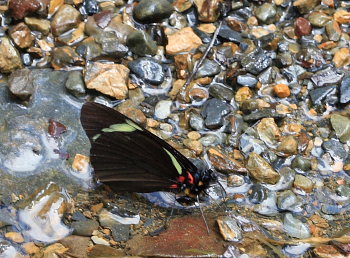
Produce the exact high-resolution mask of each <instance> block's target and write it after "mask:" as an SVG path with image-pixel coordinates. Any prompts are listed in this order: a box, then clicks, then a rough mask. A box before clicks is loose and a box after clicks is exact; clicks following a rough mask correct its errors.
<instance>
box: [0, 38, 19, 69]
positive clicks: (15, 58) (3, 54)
mask: <svg viewBox="0 0 350 258" xmlns="http://www.w3.org/2000/svg"><path fill="white" fill-rule="evenodd" d="M19 68H22V60H21V57H20V55H19V52H18V50H17V49H16V48H15V47H14V46H13V45H12V44H11V42H10V40H9V39H8V38H7V37H1V38H0V72H1V73H10V72H12V71H14V70H15V69H19Z"/></svg>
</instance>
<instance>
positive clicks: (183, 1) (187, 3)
mask: <svg viewBox="0 0 350 258" xmlns="http://www.w3.org/2000/svg"><path fill="white" fill-rule="evenodd" d="M173 6H174V8H175V10H176V11H178V12H180V13H182V12H184V11H186V10H188V9H190V8H191V7H192V1H191V0H176V1H175V2H174V3H173Z"/></svg>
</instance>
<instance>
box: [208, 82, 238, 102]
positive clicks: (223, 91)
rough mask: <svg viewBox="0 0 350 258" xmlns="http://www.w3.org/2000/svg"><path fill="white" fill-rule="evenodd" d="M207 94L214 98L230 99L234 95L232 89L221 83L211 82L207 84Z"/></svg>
mask: <svg viewBox="0 0 350 258" xmlns="http://www.w3.org/2000/svg"><path fill="white" fill-rule="evenodd" d="M209 94H210V95H211V96H213V97H214V98H217V99H221V100H226V101H231V100H232V99H233V97H234V93H233V91H232V90H231V89H230V88H228V87H226V86H224V85H221V84H216V83H215V84H212V85H210V86H209Z"/></svg>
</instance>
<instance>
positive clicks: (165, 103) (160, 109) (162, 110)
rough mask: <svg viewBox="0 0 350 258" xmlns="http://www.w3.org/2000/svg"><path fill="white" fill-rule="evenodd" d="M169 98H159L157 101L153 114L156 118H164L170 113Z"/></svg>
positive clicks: (170, 103)
mask: <svg viewBox="0 0 350 258" xmlns="http://www.w3.org/2000/svg"><path fill="white" fill-rule="evenodd" d="M172 104H173V102H172V101H171V100H161V101H159V102H158V103H157V105H156V107H155V109H154V115H155V117H156V118H158V119H166V118H167V117H169V115H170V114H171V106H172Z"/></svg>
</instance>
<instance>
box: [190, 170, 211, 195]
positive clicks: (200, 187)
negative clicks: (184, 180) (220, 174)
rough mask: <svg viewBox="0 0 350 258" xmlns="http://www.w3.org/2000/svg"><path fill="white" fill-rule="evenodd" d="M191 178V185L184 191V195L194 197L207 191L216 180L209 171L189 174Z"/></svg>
mask: <svg viewBox="0 0 350 258" xmlns="http://www.w3.org/2000/svg"><path fill="white" fill-rule="evenodd" d="M191 175H192V176H193V184H190V185H189V186H188V187H187V189H188V190H185V193H186V195H189V196H190V197H195V196H197V195H199V194H200V193H202V192H203V191H204V190H206V189H208V187H209V185H210V183H212V182H213V181H215V180H216V175H215V173H214V171H213V170H211V169H204V170H198V171H196V172H195V173H193V174H191Z"/></svg>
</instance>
